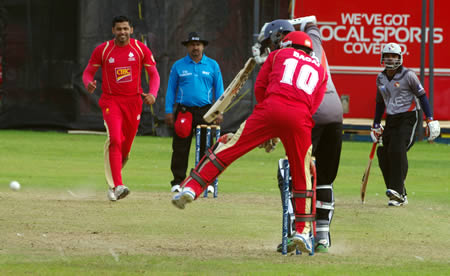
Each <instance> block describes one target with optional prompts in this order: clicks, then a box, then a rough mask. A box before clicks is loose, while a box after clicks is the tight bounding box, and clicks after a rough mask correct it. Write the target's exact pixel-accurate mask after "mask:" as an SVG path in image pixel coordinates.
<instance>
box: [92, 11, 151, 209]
mask: <svg viewBox="0 0 450 276" xmlns="http://www.w3.org/2000/svg"><path fill="white" fill-rule="evenodd" d="M112 33H113V34H114V36H115V38H114V39H113V40H109V41H106V42H104V43H103V44H101V45H99V46H98V47H96V48H95V50H94V52H93V53H92V56H91V59H90V60H89V64H88V65H87V67H86V69H85V70H84V73H83V83H84V85H85V87H86V89H87V90H88V92H89V93H93V92H94V90H95V89H96V88H97V81H96V80H94V75H95V72H97V70H98V68H100V67H101V68H102V81H103V84H102V91H103V93H102V95H101V97H100V101H99V106H100V108H101V109H102V113H103V119H104V121H105V127H106V131H107V132H108V139H107V140H106V143H105V175H106V181H107V182H108V186H109V187H110V188H109V190H108V198H109V199H110V200H111V201H116V200H119V199H122V198H124V197H126V196H127V195H128V194H129V193H130V190H129V189H128V188H127V187H126V186H124V185H123V183H122V168H123V166H124V165H125V163H126V161H127V160H128V155H129V153H130V149H131V145H132V144H133V140H134V137H135V136H136V133H137V130H138V127H139V122H140V119H141V112H142V98H143V99H144V102H145V103H146V104H148V105H152V104H154V103H155V100H156V96H157V94H158V89H159V81H160V79H159V74H158V71H157V70H156V63H155V59H154V58H153V55H152V52H151V51H150V49H149V48H148V47H147V46H146V45H145V44H143V43H141V42H139V41H137V40H136V39H132V38H130V35H131V34H132V33H133V27H132V25H131V23H130V20H129V19H128V18H127V17H125V16H117V17H114V19H113V22H112ZM142 68H145V70H146V71H147V73H148V75H149V93H148V94H146V93H143V90H142V86H141V76H142ZM141 95H142V96H141Z"/></svg>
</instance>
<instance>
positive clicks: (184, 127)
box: [174, 111, 192, 138]
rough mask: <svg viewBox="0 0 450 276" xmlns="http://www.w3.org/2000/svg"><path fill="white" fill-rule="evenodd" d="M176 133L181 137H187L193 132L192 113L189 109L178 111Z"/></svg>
mask: <svg viewBox="0 0 450 276" xmlns="http://www.w3.org/2000/svg"><path fill="white" fill-rule="evenodd" d="M174 128H175V133H176V134H177V135H178V136H179V137H181V138H186V137H188V136H189V135H191V132H192V113H191V112H189V111H186V112H182V111H180V112H178V115H177V120H176V121H175V125H174Z"/></svg>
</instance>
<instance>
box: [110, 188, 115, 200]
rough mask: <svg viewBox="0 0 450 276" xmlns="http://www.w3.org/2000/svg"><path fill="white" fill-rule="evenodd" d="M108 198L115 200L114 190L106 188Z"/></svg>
mask: <svg viewBox="0 0 450 276" xmlns="http://www.w3.org/2000/svg"><path fill="white" fill-rule="evenodd" d="M108 199H109V200H111V201H116V200H117V197H116V195H115V194H114V190H113V189H111V188H109V189H108Z"/></svg>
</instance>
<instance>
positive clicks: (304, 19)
mask: <svg viewBox="0 0 450 276" xmlns="http://www.w3.org/2000/svg"><path fill="white" fill-rule="evenodd" d="M289 22H290V23H291V24H292V25H300V28H299V29H300V31H302V32H304V31H305V27H306V25H307V24H309V23H312V24H317V19H316V17H315V16H314V15H311V16H305V17H299V18H295V19H291V20H289Z"/></svg>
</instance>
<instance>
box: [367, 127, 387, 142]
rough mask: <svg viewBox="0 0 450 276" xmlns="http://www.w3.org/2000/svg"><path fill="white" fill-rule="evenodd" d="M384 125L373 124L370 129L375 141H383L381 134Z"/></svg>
mask: <svg viewBox="0 0 450 276" xmlns="http://www.w3.org/2000/svg"><path fill="white" fill-rule="evenodd" d="M383 130H384V128H383V126H382V125H380V124H373V126H372V128H371V129H370V137H371V138H372V141H373V142H374V143H381V141H382V140H381V135H382V134H383Z"/></svg>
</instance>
